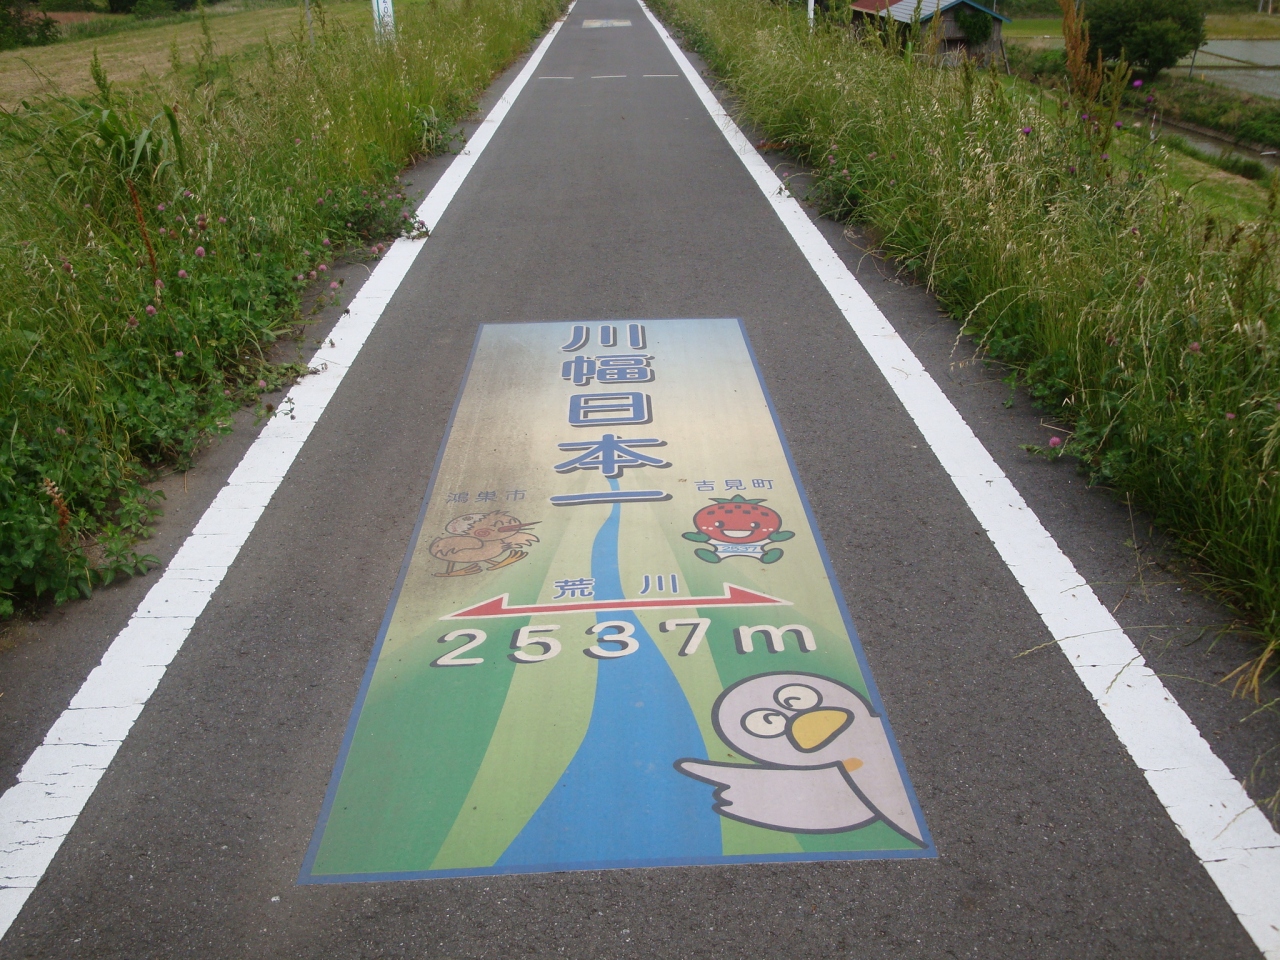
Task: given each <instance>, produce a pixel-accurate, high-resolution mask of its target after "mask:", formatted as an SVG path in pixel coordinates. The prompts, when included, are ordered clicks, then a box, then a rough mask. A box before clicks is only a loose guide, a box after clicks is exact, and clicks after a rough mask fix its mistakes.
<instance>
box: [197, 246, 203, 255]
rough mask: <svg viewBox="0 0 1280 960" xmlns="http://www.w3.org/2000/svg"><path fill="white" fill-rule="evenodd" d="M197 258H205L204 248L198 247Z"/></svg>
mask: <svg viewBox="0 0 1280 960" xmlns="http://www.w3.org/2000/svg"><path fill="white" fill-rule="evenodd" d="M196 256H197V257H203V256H204V247H196Z"/></svg>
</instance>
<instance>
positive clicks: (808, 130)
mask: <svg viewBox="0 0 1280 960" xmlns="http://www.w3.org/2000/svg"><path fill="white" fill-rule="evenodd" d="M654 5H655V7H656V8H657V9H658V10H659V11H660V12H661V13H662V14H663V15H664V17H665V18H666V19H667V20H668V22H671V23H674V24H675V25H676V26H678V27H679V28H680V29H681V30H682V31H683V32H684V34H685V35H686V37H687V38H688V39H689V40H690V41H691V42H692V43H693V45H694V46H695V48H696V49H697V50H698V52H699V53H700V54H701V55H702V56H704V57H705V58H706V59H707V61H708V63H709V64H710V65H711V66H712V68H713V69H714V70H715V71H716V73H717V74H718V75H719V76H720V77H721V78H722V79H723V80H724V82H725V83H726V84H727V85H728V87H729V88H730V90H731V91H732V93H733V94H734V96H735V98H736V102H737V103H738V105H739V107H740V109H741V111H742V113H743V115H744V116H745V118H746V119H747V120H749V121H750V122H751V123H752V124H753V125H755V126H756V127H758V128H759V129H760V130H761V131H762V132H763V133H764V134H765V135H766V136H767V138H768V139H769V140H770V141H773V142H778V143H783V144H786V145H787V146H788V148H790V149H791V150H792V151H793V152H794V153H796V154H797V155H798V156H800V157H801V158H802V159H803V160H805V161H807V162H808V163H809V164H811V165H812V166H813V168H814V169H815V170H816V172H817V186H816V191H815V196H817V197H818V198H820V199H821V200H822V201H823V202H824V203H825V206H826V209H827V210H828V212H829V213H830V214H831V215H833V216H836V217H839V218H842V219H850V220H857V221H859V222H862V223H866V224H868V225H870V226H871V227H872V228H873V229H874V231H875V233H876V235H877V237H878V238H879V240H880V243H881V245H882V247H883V248H884V249H885V250H886V251H887V252H888V253H889V254H891V255H893V256H896V257H899V258H901V259H902V260H903V261H905V262H906V264H907V265H908V266H909V267H910V268H911V269H913V270H915V271H916V272H917V274H918V275H919V276H921V277H922V278H924V279H925V280H926V281H927V282H928V284H929V286H930V288H931V289H932V290H933V291H934V292H935V293H936V295H937V296H938V298H939V299H940V301H941V302H942V303H943V304H944V305H945V306H946V307H947V308H948V309H949V310H950V311H951V312H952V314H953V315H954V316H956V317H957V318H958V319H960V320H962V321H963V322H964V324H965V329H966V330H967V331H968V332H969V333H971V334H972V335H973V336H975V337H977V338H978V340H979V341H980V343H981V344H982V346H983V347H984V348H985V350H986V351H988V352H989V354H990V355H992V356H994V357H997V358H999V359H1001V360H1003V361H1005V362H1007V363H1009V364H1011V365H1013V366H1014V367H1015V368H1017V369H1018V370H1019V371H1020V372H1021V373H1022V375H1023V376H1024V377H1025V380H1026V383H1027V386H1028V387H1029V389H1030V390H1031V393H1032V395H1033V397H1034V398H1035V399H1036V401H1037V402H1038V403H1040V404H1041V405H1042V406H1043V407H1045V408H1046V409H1049V410H1051V411H1053V412H1054V413H1056V414H1058V415H1059V416H1061V417H1062V418H1063V419H1064V420H1065V421H1067V422H1069V423H1072V424H1073V425H1074V434H1073V435H1072V436H1071V438H1070V440H1069V442H1068V443H1067V445H1066V447H1065V449H1066V450H1068V451H1069V452H1071V453H1074V454H1075V455H1076V456H1078V457H1079V458H1080V460H1081V462H1082V463H1083V464H1084V465H1085V467H1086V468H1087V469H1088V470H1089V472H1090V474H1091V476H1092V478H1093V479H1094V480H1096V481H1099V482H1102V483H1105V484H1108V485H1110V486H1112V487H1113V488H1115V489H1117V490H1120V491H1124V492H1126V493H1129V494H1132V495H1133V496H1134V497H1135V499H1136V500H1137V501H1138V502H1140V503H1142V504H1143V505H1144V506H1145V507H1146V508H1147V509H1148V510H1149V511H1150V512H1151V514H1152V515H1153V517H1154V518H1155V519H1156V520H1157V522H1158V523H1160V524H1161V525H1162V526H1163V527H1164V528H1166V529H1168V530H1170V531H1172V532H1173V533H1174V534H1175V535H1176V536H1177V537H1178V538H1179V540H1180V542H1181V544H1182V546H1183V547H1184V549H1185V550H1186V551H1187V553H1188V554H1190V555H1191V556H1192V557H1194V558H1195V559H1196V560H1197V561H1199V562H1200V563H1201V564H1202V565H1203V568H1204V569H1205V570H1207V571H1208V576H1209V577H1210V578H1211V580H1212V582H1213V583H1214V584H1215V586H1217V587H1219V588H1221V589H1222V590H1223V591H1225V592H1226V593H1227V594H1228V595H1229V596H1230V597H1231V598H1232V599H1233V600H1234V601H1235V602H1236V603H1237V604H1238V605H1239V607H1240V608H1241V609H1243V610H1245V611H1247V612H1248V613H1249V614H1250V615H1251V616H1252V617H1253V619H1254V622H1255V623H1256V624H1257V626H1258V629H1259V631H1260V633H1261V635H1262V637H1263V640H1264V643H1263V648H1262V651H1261V653H1260V655H1259V657H1258V659H1257V660H1256V661H1255V662H1254V663H1253V664H1252V665H1251V668H1250V670H1249V671H1248V672H1247V674H1246V681H1245V682H1246V686H1248V687H1250V688H1251V689H1252V690H1254V691H1256V690H1257V684H1258V683H1259V682H1260V681H1261V680H1262V679H1263V678H1264V677H1266V676H1268V675H1269V674H1271V673H1273V672H1274V671H1275V669H1276V666H1277V663H1276V660H1277V659H1278V658H1275V656H1274V655H1275V653H1276V651H1277V648H1278V646H1280V491H1278V490H1277V484H1278V483H1280V316H1278V315H1277V308H1278V306H1280V291H1278V290H1277V285H1276V277H1277V272H1276V268H1277V246H1276V242H1277V217H1276V197H1275V193H1274V188H1273V192H1272V195H1271V201H1270V206H1269V213H1268V215H1267V216H1266V217H1265V218H1264V219H1262V220H1261V221H1259V222H1251V223H1235V222H1223V221H1222V220H1221V219H1218V218H1215V217H1214V216H1213V215H1211V214H1210V213H1207V212H1206V211H1205V210H1203V209H1202V208H1200V207H1198V206H1197V205H1195V204H1194V203H1191V202H1188V200H1187V199H1186V198H1185V197H1184V196H1182V195H1181V194H1179V193H1178V192H1177V191H1175V190H1173V189H1171V188H1170V187H1169V186H1168V184H1167V183H1166V181H1165V177H1164V169H1165V167H1164V164H1165V158H1164V154H1163V151H1162V150H1160V149H1157V148H1151V149H1135V148H1133V147H1131V146H1129V145H1126V148H1125V153H1126V155H1127V156H1126V159H1125V161H1124V163H1123V164H1122V163H1120V162H1119V159H1120V158H1119V156H1118V155H1117V157H1116V159H1115V160H1113V159H1112V157H1111V153H1117V154H1118V150H1117V147H1116V140H1115V138H1114V136H1112V134H1113V133H1114V131H1113V130H1112V129H1111V127H1112V126H1113V125H1114V124H1118V123H1120V122H1119V121H1118V120H1117V119H1116V115H1115V113H1114V111H1112V112H1109V113H1106V114H1105V115H1104V116H1101V117H1100V116H1096V115H1095V116H1090V115H1087V114H1082V113H1081V111H1080V110H1079V108H1078V106H1076V105H1074V104H1072V103H1070V102H1063V103H1059V102H1057V101H1055V102H1053V103H1052V104H1046V103H1045V102H1044V101H1043V99H1041V98H1039V97H1036V96H1029V95H1027V94H1026V93H1025V92H1021V91H1020V90H1019V88H1017V87H1013V86H1010V85H1008V84H1006V83H1005V82H1002V80H1001V78H1000V77H999V76H997V75H996V74H995V73H994V72H991V73H982V72H979V71H976V70H974V69H973V68H972V67H965V68H946V67H937V66H931V65H929V63H928V61H927V59H925V58H922V57H920V56H919V55H918V54H917V53H916V51H919V50H920V49H921V48H922V47H927V38H924V37H920V36H916V37H901V38H893V37H891V38H889V39H888V41H886V40H885V39H884V38H883V37H881V36H880V35H879V34H877V33H875V32H867V33H865V34H864V35H862V36H859V35H857V34H856V33H855V32H854V31H852V30H850V29H848V28H847V27H844V26H840V25H836V24H826V25H823V26H820V27H819V28H818V29H816V30H814V31H812V32H811V31H810V30H809V29H808V26H807V24H806V22H805V16H804V11H803V9H801V8H797V7H794V6H786V5H775V4H773V3H771V2H769V0H657V2H656V3H655V4H654ZM1113 122H1114V123H1113ZM1120 125H1121V126H1123V124H1120Z"/></svg>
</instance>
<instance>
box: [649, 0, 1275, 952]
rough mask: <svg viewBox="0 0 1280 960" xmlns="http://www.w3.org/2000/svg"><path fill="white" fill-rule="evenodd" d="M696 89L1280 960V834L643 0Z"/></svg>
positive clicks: (1215, 873) (1120, 732) (1243, 916)
mask: <svg viewBox="0 0 1280 960" xmlns="http://www.w3.org/2000/svg"><path fill="white" fill-rule="evenodd" d="M637 2H640V6H641V8H642V9H643V10H644V12H645V15H646V16H647V17H648V18H649V21H650V22H651V23H652V24H653V26H654V28H655V29H656V30H657V31H658V34H659V36H661V37H662V40H663V42H664V43H665V44H666V45H667V49H668V50H669V51H670V52H671V55H672V56H673V57H674V58H675V60H676V63H677V64H679V66H680V70H681V71H682V72H683V73H684V75H685V77H686V78H687V79H688V81H689V83H690V84H691V85H692V86H693V89H694V91H695V92H696V93H697V95H698V98H699V99H700V100H701V101H702V104H703V106H705V107H706V109H707V112H708V113H710V114H711V117H712V119H713V120H715V122H716V124H717V125H718V126H719V128H720V131H721V132H722V133H723V134H724V136H725V139H726V140H728V141H729V146H730V147H731V148H732V149H733V151H734V152H735V153H736V154H737V155H738V157H739V158H740V159H741V160H742V163H743V165H744V166H745V167H746V168H747V171H748V172H749V173H750V175H751V177H752V178H753V179H754V180H755V182H756V184H757V185H758V186H759V188H760V190H761V192H762V193H763V194H764V195H765V197H766V198H767V199H768V201H769V203H770V204H771V205H772V206H773V210H774V212H775V213H776V214H777V215H778V218H779V219H780V220H781V221H782V223H783V225H784V226H785V227H786V228H787V230H788V231H789V232H790V234H791V236H792V238H793V239H794V240H795V242H796V244H797V245H798V246H799V247H800V250H801V252H802V253H803V254H804V255H805V258H806V259H807V260H808V261H809V264H810V266H811V267H812V268H813V270H814V272H815V273H816V274H817V275H818V278H819V279H820V280H821V281H822V284H823V286H825V287H826V288H827V292H828V293H830V294H831V297H832V299H833V300H835V302H836V306H837V307H839V309H840V312H841V313H843V314H844V317H845V319H846V320H847V321H848V322H849V326H851V327H852V328H853V331H854V333H855V334H857V336H858V339H859V340H861V341H862V345H863V347H864V348H865V349H866V351H867V352H868V353H869V354H870V355H871V358H872V359H873V360H874V361H875V363H876V366H878V367H879V368H880V372H881V373H882V374H883V375H884V377H885V379H886V380H888V381H889V384H890V386H892V387H893V391H894V393H895V394H897V396H898V399H899V400H900V401H901V402H902V404H903V406H904V407H906V409H907V412H908V413H909V414H910V415H911V418H912V420H914V421H915V424H916V427H917V428H918V429H919V430H920V432H921V433H922V434H923V435H924V438H925V440H926V441H927V442H928V444H929V446H930V447H931V448H932V449H933V452H934V454H935V455H936V456H937V458H938V460H939V461H940V462H941V463H942V467H943V469H944V470H946V471H947V473H948V474H949V475H950V477H951V480H952V482H953V483H954V484H955V485H956V489H958V490H959V491H960V494H961V496H963V497H964V499H965V502H966V503H967V504H968V505H969V509H970V510H972V511H973V514H974V516H975V517H977V519H978V522H979V523H981V524H982V526H983V528H984V529H985V530H986V531H987V535H988V536H989V537H990V538H991V542H992V543H993V544H994V545H995V548H996V550H997V551H998V552H999V553H1000V556H1001V557H1002V558H1003V560H1004V562H1005V563H1006V564H1007V565H1008V567H1009V570H1010V571H1011V572H1012V573H1013V575H1014V577H1015V578H1016V579H1017V581H1018V583H1019V584H1020V585H1021V587H1022V589H1023V591H1024V592H1025V593H1026V595H1027V599H1029V600H1030V601H1031V604H1032V606H1034V607H1035V609H1036V612H1037V613H1039V614H1040V618H1041V619H1042V620H1043V621H1044V624H1045V626H1046V627H1048V628H1049V632H1050V634H1051V635H1052V636H1053V638H1054V640H1056V641H1057V643H1058V645H1059V646H1060V647H1061V649H1062V652H1063V653H1065V654H1066V655H1067V659H1068V660H1070V661H1071V665H1072V666H1073V667H1075V670H1076V674H1077V675H1078V676H1079V677H1080V680H1081V681H1082V682H1083V683H1084V685H1085V687H1086V688H1087V689H1088V691H1089V692H1090V693H1091V694H1092V695H1093V698H1094V699H1095V700H1096V701H1097V703H1098V706H1099V707H1101V709H1102V712H1103V715H1104V716H1105V717H1106V718H1107V720H1108V721H1109V722H1110V723H1111V727H1112V729H1113V730H1114V731H1115V733H1116V736H1117V737H1119V739H1120V742H1121V743H1122V744H1123V745H1124V747H1125V749H1126V750H1128V752H1129V755H1130V756H1131V757H1132V758H1133V760H1134V762H1135V763H1136V764H1137V765H1138V767H1139V769H1141V770H1142V773H1143V775H1144V776H1145V777H1146V778H1147V782H1148V783H1149V784H1150V785H1151V788H1152V790H1154V791H1155V794H1156V796H1157V797H1158V798H1159V799H1160V802H1161V803H1162V804H1164V807H1165V809H1166V810H1167V811H1168V812H1169V816H1170V817H1171V818H1172V820H1173V822H1174V824H1175V825H1176V826H1177V828H1178V830H1179V831H1180V832H1181V833H1182V835H1183V836H1184V837H1186V838H1187V841H1188V842H1189V843H1190V844H1191V849H1192V850H1193V851H1194V852H1195V855H1196V856H1197V857H1198V858H1199V859H1200V862H1201V863H1202V864H1203V865H1204V868H1205V870H1207V871H1208V873H1209V876H1210V877H1212V878H1213V881H1214V883H1216V884H1217V885H1218V889H1219V890H1221V891H1222V895H1223V896H1224V897H1225V898H1226V900H1227V903H1228V904H1229V905H1230V907H1231V909H1232V910H1234V911H1235V913H1236V916H1238V917H1239V918H1240V922H1241V923H1242V924H1243V925H1244V928H1245V930H1247V931H1248V933H1249V935H1250V936H1251V937H1252V938H1253V941H1254V943H1256V944H1257V945H1258V948H1259V949H1260V950H1261V951H1262V952H1263V954H1264V955H1265V956H1267V957H1268V958H1271V960H1280V893H1277V891H1280V836H1278V835H1277V834H1276V831H1275V830H1274V829H1272V827H1271V824H1270V822H1269V821H1268V820H1267V818H1266V816H1265V815H1264V814H1263V813H1262V811H1261V810H1259V809H1258V807H1257V805H1256V804H1254V802H1253V801H1252V800H1250V799H1249V796H1248V794H1247V793H1245V790H1244V787H1242V786H1241V785H1240V783H1239V782H1238V781H1237V780H1236V779H1235V777H1233V776H1232V775H1231V771H1230V770H1228V769H1227V766H1226V764H1224V763H1223V762H1222V761H1221V760H1219V759H1218V757H1217V756H1215V755H1214V753H1213V750H1212V749H1211V748H1210V747H1209V744H1208V743H1207V742H1205V739H1204V738H1203V737H1202V736H1200V732H1199V731H1198V730H1197V729H1196V727H1195V724H1193V723H1192V722H1191V719H1190V718H1189V717H1188V716H1187V715H1186V714H1185V713H1184V712H1183V710H1182V708H1181V707H1179V706H1178V704H1177V701H1175V700H1174V699H1173V697H1172V696H1170V695H1169V692H1168V691H1167V690H1166V689H1165V688H1164V684H1162V683H1161V682H1160V679H1159V678H1158V677H1157V676H1156V675H1155V673H1154V672H1153V671H1152V670H1151V668H1150V667H1148V666H1147V664H1146V661H1145V660H1144V659H1143V657H1142V655H1141V654H1140V653H1139V652H1138V649H1137V648H1136V647H1135V646H1134V645H1133V642H1132V641H1131V640H1130V639H1129V637H1128V636H1126V635H1125V632H1124V630H1123V629H1121V627H1120V624H1119V623H1117V622H1116V619H1115V618H1114V617H1113V616H1111V614H1110V612H1109V611H1108V610H1107V608H1106V607H1105V606H1103V604H1102V603H1101V602H1100V601H1099V600H1098V598H1097V596H1096V595H1095V594H1094V592H1093V590H1092V589H1091V588H1090V587H1089V585H1088V584H1087V583H1085V581H1084V579H1083V578H1082V577H1081V576H1080V574H1079V573H1078V572H1077V571H1076V569H1075V566H1074V564H1072V562H1071V561H1070V560H1069V559H1068V558H1067V556H1066V555H1065V554H1064V553H1063V552H1062V550H1061V549H1060V548H1059V547H1058V545H1057V543H1056V542H1055V541H1054V539H1053V537H1052V536H1050V534H1049V532H1048V531H1047V530H1045V528H1044V526H1043V525H1042V524H1041V523H1040V520H1039V518H1038V517H1036V515H1035V513H1034V512H1032V510H1031V508H1030V507H1028V506H1027V504H1026V502H1025V501H1024V500H1023V499H1022V496H1021V494H1019V493H1018V491H1017V490H1016V489H1015V488H1014V486H1013V484H1012V483H1011V482H1010V481H1009V479H1008V477H1006V476H1005V475H1004V471H1002V470H1001V469H1000V467H999V466H998V465H997V464H996V462H995V460H993V459H992V457H991V455H990V454H989V453H988V452H987V450H986V448H985V447H983V445H982V442H981V441H980V440H979V439H978V438H977V437H976V436H975V435H974V433H973V431H972V430H970V429H969V425H968V424H967V423H965V421H964V418H963V417H961V416H960V413H959V411H957V410H956V408H955V407H954V406H952V404H951V401H950V400H948V399H947V397H946V394H944V393H943V392H942V390H941V389H940V388H939V387H938V385H937V383H935V382H934V380H933V378H932V377H930V376H929V373H928V371H927V370H925V368H924V366H923V365H922V364H921V363H920V361H919V360H918V359H917V358H916V356H915V354H914V353H912V352H911V349H910V348H909V347H908V346H907V344H906V343H905V342H904V341H903V340H902V338H901V337H899V336H898V333H897V331H895V330H894V328H893V326H892V325H891V324H890V323H889V321H888V320H886V319H885V317H884V314H882V313H881V312H880V310H879V308H878V307H876V305H875V304H874V303H873V302H872V300H871V298H870V297H869V296H867V293H866V291H864V290H863V289H862V287H861V286H860V285H859V284H858V282H857V280H855V279H854V277H853V274H851V273H850V272H849V269H848V268H847V267H846V266H845V265H844V262H843V261H842V260H841V259H840V258H839V256H837V255H836V253H835V251H834V250H832V249H831V245H830V244H829V243H827V240H826V238H825V237H824V236H823V235H822V233H821V232H820V231H819V230H818V228H817V227H816V226H814V224H813V223H812V222H811V221H810V220H809V218H808V216H807V215H806V214H805V212H804V210H803V209H801V207H800V204H799V203H797V202H796V200H795V199H794V198H792V197H791V196H789V195H788V194H787V191H786V190H785V189H784V188H783V186H782V183H781V182H780V181H779V180H778V178H777V177H776V176H775V175H774V173H773V170H772V169H771V168H770V167H769V165H768V163H766V162H765V160H764V159H763V158H762V157H761V156H760V154H758V153H757V152H756V150H755V148H754V147H752V145H751V143H750V141H748V140H747V138H746V137H744V136H743V135H742V131H741V130H739V129H738V127H737V125H736V124H735V123H734V122H733V119H732V118H731V117H730V116H729V115H728V114H727V113H726V112H725V110H724V108H723V107H722V106H721V105H720V103H719V101H717V100H716V98H715V97H714V96H712V94H711V91H710V90H709V89H708V88H707V85H706V83H704V82H703V80H702V78H701V77H700V76H699V75H698V72H697V71H696V70H694V69H693V66H692V65H691V64H690V63H689V60H688V58H687V57H685V55H684V53H683V51H681V49H680V48H679V47H678V46H677V45H676V43H675V41H673V40H672V39H671V35H670V34H669V33H668V32H667V31H666V29H665V28H664V27H663V26H662V24H661V23H659V22H658V19H657V18H656V17H655V16H654V15H653V14H652V13H651V12H650V11H649V8H648V7H647V6H645V4H644V3H643V2H642V0H637Z"/></svg>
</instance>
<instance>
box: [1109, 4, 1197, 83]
mask: <svg viewBox="0 0 1280 960" xmlns="http://www.w3.org/2000/svg"><path fill="white" fill-rule="evenodd" d="M1086 13H1087V16H1088V18H1089V34H1090V39H1091V40H1092V42H1093V50H1092V51H1091V55H1093V52H1094V51H1101V52H1102V56H1103V57H1104V58H1105V59H1107V60H1120V59H1125V60H1128V61H1129V63H1131V64H1133V65H1134V66H1135V67H1138V68H1139V69H1140V70H1142V71H1143V72H1144V73H1146V74H1147V76H1149V77H1154V76H1155V75H1156V74H1158V73H1159V72H1160V71H1161V70H1166V69H1168V68H1169V67H1172V66H1173V65H1174V64H1176V63H1177V62H1178V61H1179V60H1180V59H1182V58H1183V57H1185V56H1186V55H1187V54H1189V53H1190V52H1191V51H1192V50H1195V49H1197V48H1198V47H1199V46H1200V44H1202V43H1204V37H1205V34H1204V7H1203V6H1202V5H1201V3H1200V0H1096V2H1095V3H1094V4H1093V5H1092V7H1091V8H1090V9H1088V10H1087V11H1086Z"/></svg>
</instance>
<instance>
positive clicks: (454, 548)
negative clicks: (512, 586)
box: [427, 510, 538, 577]
mask: <svg viewBox="0 0 1280 960" xmlns="http://www.w3.org/2000/svg"><path fill="white" fill-rule="evenodd" d="M537 522H538V521H536V520H535V521H534V522H533V523H522V522H521V520H520V518H519V517H515V516H512V515H511V514H509V513H507V512H506V511H505V510H494V511H493V512H492V513H466V514H463V515H462V516H460V517H454V518H453V519H452V520H450V521H449V523H448V524H447V525H446V526H445V528H444V529H445V533H446V534H449V535H448V536H444V537H437V538H436V539H434V540H432V541H431V545H430V546H428V547H427V551H428V552H429V553H430V554H431V555H432V556H433V557H435V558H436V559H437V560H443V561H444V562H445V564H446V567H445V571H444V573H437V574H436V576H437V577H465V576H469V575H471V574H473V573H480V572H481V571H482V570H484V569H485V567H483V566H481V564H488V569H490V570H497V569H498V568H499V567H507V566H510V565H511V564H513V563H517V562H518V561H520V560H523V559H524V558H525V557H527V556H528V554H527V553H526V552H525V551H524V550H521V549H520V548H521V547H527V546H529V545H530V544H533V543H537V542H538V538H537V537H536V536H534V535H533V534H532V533H529V532H528V528H529V527H532V526H533V525H534V523H537Z"/></svg>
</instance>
